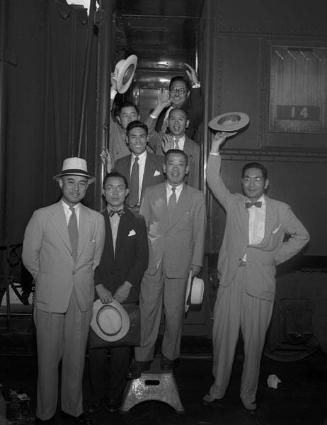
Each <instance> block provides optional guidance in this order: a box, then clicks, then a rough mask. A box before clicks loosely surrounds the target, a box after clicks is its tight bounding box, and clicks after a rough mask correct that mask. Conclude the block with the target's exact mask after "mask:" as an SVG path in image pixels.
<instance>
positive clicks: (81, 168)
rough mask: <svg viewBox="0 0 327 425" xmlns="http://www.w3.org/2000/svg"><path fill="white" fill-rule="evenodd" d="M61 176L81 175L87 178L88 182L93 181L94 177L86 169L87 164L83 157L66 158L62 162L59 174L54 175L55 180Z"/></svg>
mask: <svg viewBox="0 0 327 425" xmlns="http://www.w3.org/2000/svg"><path fill="white" fill-rule="evenodd" d="M63 176H82V177H86V178H87V179H89V183H93V182H94V180H95V177H92V176H91V175H90V174H89V173H88V171H87V164H86V161H85V159H83V158H77V157H74V158H66V159H64V162H63V163H62V169H61V172H60V173H59V174H57V175H56V176H54V177H53V178H54V179H55V180H58V179H59V178H60V177H63Z"/></svg>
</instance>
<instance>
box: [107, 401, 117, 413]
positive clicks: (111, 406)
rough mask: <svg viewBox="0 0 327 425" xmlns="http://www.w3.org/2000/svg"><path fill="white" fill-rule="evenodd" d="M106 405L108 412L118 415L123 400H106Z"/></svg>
mask: <svg viewBox="0 0 327 425" xmlns="http://www.w3.org/2000/svg"><path fill="white" fill-rule="evenodd" d="M104 405H105V408H106V410H108V412H110V413H116V412H118V411H119V408H120V405H121V400H114V399H110V400H106V401H105V403H104Z"/></svg>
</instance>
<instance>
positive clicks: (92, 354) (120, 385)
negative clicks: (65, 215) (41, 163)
mask: <svg viewBox="0 0 327 425" xmlns="http://www.w3.org/2000/svg"><path fill="white" fill-rule="evenodd" d="M127 195H128V184H127V179H126V178H125V177H124V176H123V175H122V174H120V173H118V172H115V171H112V172H111V173H109V174H107V176H106V177H105V179H104V182H103V196H104V197H105V199H106V202H107V208H106V209H105V211H104V212H103V216H104V221H105V244H104V249H103V253H102V257H101V260H100V264H99V266H98V267H97V269H96V271H95V278H94V280H95V290H96V295H97V298H100V300H101V302H102V303H103V304H107V303H110V302H111V301H112V300H113V299H115V300H117V301H119V302H120V303H121V304H123V305H124V304H135V305H136V303H138V300H139V289H140V282H141V279H142V277H143V274H144V271H145V270H146V268H147V265H148V241H147V234H146V228H145V222H144V218H143V217H142V216H140V215H136V214H134V213H132V212H131V211H130V210H129V209H127V208H125V206H124V203H125V199H126V197H127ZM98 338H99V337H97V335H96V334H95V333H94V332H93V330H92V329H90V335H89V377H90V383H91V392H92V394H91V397H90V398H91V402H90V406H89V411H90V412H91V413H92V412H94V411H96V410H100V409H102V408H106V409H107V410H109V411H114V410H117V409H118V407H119V404H120V401H121V396H122V393H123V390H124V388H125V384H126V381H125V377H126V374H127V371H128V367H129V359H130V347H129V346H115V347H113V346H111V347H110V372H109V374H106V373H105V370H106V358H107V351H108V349H109V346H106V344H105V342H104V343H103V344H100V345H101V347H99V344H98V342H99V341H97V340H98ZM108 382H109V388H107V387H106V384H107V383H108Z"/></svg>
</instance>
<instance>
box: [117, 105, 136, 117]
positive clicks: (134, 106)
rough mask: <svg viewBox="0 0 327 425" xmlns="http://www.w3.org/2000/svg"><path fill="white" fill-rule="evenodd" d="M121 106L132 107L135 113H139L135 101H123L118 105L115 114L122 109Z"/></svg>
mask: <svg viewBox="0 0 327 425" xmlns="http://www.w3.org/2000/svg"><path fill="white" fill-rule="evenodd" d="M123 108H134V109H135V110H136V112H137V115H139V114H140V111H139V108H138V107H137V106H136V105H135V103H133V102H124V103H122V104H121V105H120V106H119V107H118V110H117V115H118V114H120V113H121V110H122V109H123Z"/></svg>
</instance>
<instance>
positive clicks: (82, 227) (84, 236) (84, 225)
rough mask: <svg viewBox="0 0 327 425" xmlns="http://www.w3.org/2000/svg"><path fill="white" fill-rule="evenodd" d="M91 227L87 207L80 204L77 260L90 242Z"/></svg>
mask: <svg viewBox="0 0 327 425" xmlns="http://www.w3.org/2000/svg"><path fill="white" fill-rule="evenodd" d="M89 227H90V217H89V213H88V211H87V209H86V208H85V207H84V206H83V205H82V204H80V211H79V224H78V250H77V258H76V261H78V259H79V257H80V255H81V253H82V251H83V248H84V246H85V245H86V244H87V242H88V237H89V234H90V232H89Z"/></svg>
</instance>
